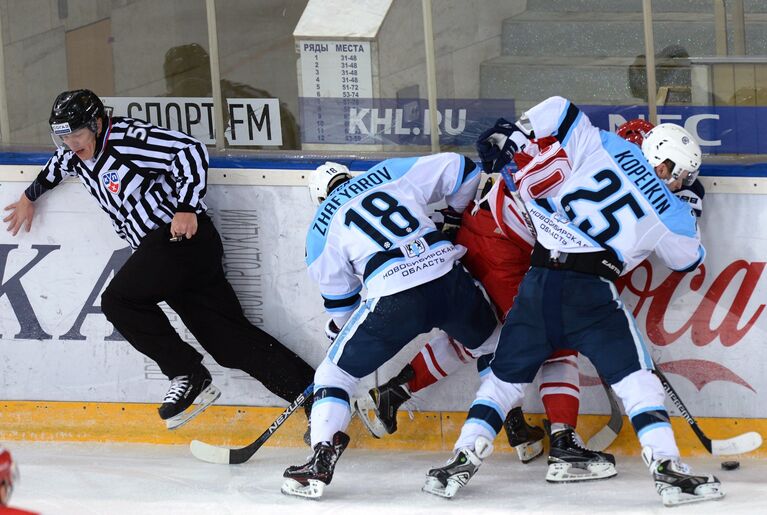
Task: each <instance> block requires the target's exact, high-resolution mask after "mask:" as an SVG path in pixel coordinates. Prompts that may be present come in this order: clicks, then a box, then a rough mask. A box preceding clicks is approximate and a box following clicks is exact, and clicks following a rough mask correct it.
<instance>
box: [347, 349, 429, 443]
mask: <svg viewBox="0 0 767 515" xmlns="http://www.w3.org/2000/svg"><path fill="white" fill-rule="evenodd" d="M414 375H415V371H414V370H413V367H412V366H410V364H409V363H408V364H407V365H405V368H403V369H402V370H401V371H400V373H399V374H397V375H396V376H394V377H393V378H391V379H390V380H389V381H388V382H386V383H385V384H383V385H382V386H380V387H378V388H371V389H370V391H369V392H368V395H367V396H365V397H361V398H359V399H356V400H355V401H354V408H355V410H356V411H357V413H358V414H359V417H360V420H361V421H362V423H363V424H364V425H365V427H366V428H367V429H368V431H370V434H372V435H373V436H374V437H376V438H381V437H383V436H384V435H386V434H387V433H388V434H393V433H395V432H396V431H397V410H398V409H399V407H400V406H402V404H403V403H404V402H405V401H407V400H408V399H410V392H409V391H408V389H407V382H408V381H410V380H411V379H412V378H413V376H414Z"/></svg>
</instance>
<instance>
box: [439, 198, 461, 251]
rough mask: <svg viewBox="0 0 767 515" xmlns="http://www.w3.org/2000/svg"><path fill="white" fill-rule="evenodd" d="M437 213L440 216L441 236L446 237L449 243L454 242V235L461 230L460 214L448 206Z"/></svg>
mask: <svg viewBox="0 0 767 515" xmlns="http://www.w3.org/2000/svg"><path fill="white" fill-rule="evenodd" d="M438 211H439V213H440V214H441V215H442V227H441V228H440V230H441V231H442V234H444V235H445V236H447V237H448V239H449V240H450V241H451V242H455V235H456V234H457V233H458V229H460V228H461V213H459V212H458V211H456V210H455V209H453V208H452V207H450V206H448V207H446V208H444V209H440V210H438Z"/></svg>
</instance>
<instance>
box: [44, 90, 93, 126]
mask: <svg viewBox="0 0 767 515" xmlns="http://www.w3.org/2000/svg"><path fill="white" fill-rule="evenodd" d="M103 116H104V104H103V103H102V102H101V99H100V98H99V97H98V96H96V94H95V93H94V92H93V91H91V90H88V89H76V90H74V91H65V92H63V93H61V94H60V95H59V96H57V97H56V100H54V102H53V108H52V109H51V117H50V118H49V119H48V123H49V124H50V125H51V132H52V133H53V135H54V136H63V135H66V134H69V133H72V132H74V131H76V130H78V129H82V128H83V127H87V128H89V129H90V130H92V131H93V132H94V133H96V132H97V131H98V126H97V125H96V120H98V119H99V118H102V117H103Z"/></svg>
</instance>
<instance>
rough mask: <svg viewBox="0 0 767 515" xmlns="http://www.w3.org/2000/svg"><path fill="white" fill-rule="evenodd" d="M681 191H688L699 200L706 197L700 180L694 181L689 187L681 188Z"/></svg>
mask: <svg viewBox="0 0 767 515" xmlns="http://www.w3.org/2000/svg"><path fill="white" fill-rule="evenodd" d="M682 190H689V191H690V192H692V193H694V194H695V195H697V196H698V198H699V199H701V200H702V199H703V197H704V196H705V195H706V188H705V187H704V186H703V183H702V182H700V179H695V181H694V182H693V183H692V184H691V185H689V186H684V187H682Z"/></svg>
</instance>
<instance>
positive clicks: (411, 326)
mask: <svg viewBox="0 0 767 515" xmlns="http://www.w3.org/2000/svg"><path fill="white" fill-rule="evenodd" d="M338 172H339V171H338V170H337V169H334V167H333V165H328V166H325V167H320V169H318V170H317V171H316V172H315V174H317V175H315V177H313V178H312V184H315V183H316V184H324V186H325V187H318V188H312V189H313V190H314V191H315V195H314V196H315V199H316V200H320V201H321V202H322V203H321V204H320V206H319V208H318V210H317V214H316V216H315V217H314V220H313V221H312V223H311V226H310V227H309V233H308V235H307V238H306V253H307V255H306V263H307V266H308V271H309V275H310V276H311V277H312V278H313V279H314V280H315V281H316V282H317V283H318V284H319V288H320V292H321V294H322V297H323V299H324V303H325V308H326V310H327V311H328V313H329V314H330V317H331V318H330V319H329V320H328V323H327V325H326V333H328V335H329V336H330V337H331V338H334V341H333V344H332V345H331V346H330V348H329V349H328V354H327V356H326V357H325V359H324V360H323V362H322V363H321V364H320V366H319V368H318V369H317V371H316V373H315V377H314V385H315V389H314V399H315V401H314V405H313V407H312V414H311V442H312V447H313V449H314V455H313V456H312V457H311V459H310V460H309V462H308V463H306V464H303V465H298V466H294V467H289V468H288V469H287V470H286V471H285V473H284V477H285V478H286V480H285V482H284V483H283V486H282V491H283V493H285V494H288V495H296V496H301V497H310V498H318V497H320V496H322V493H323V491H324V488H325V486H326V485H328V484H329V483H330V481H331V480H332V478H333V471H334V468H335V464H336V461H337V460H338V458H339V456H340V455H341V453H342V452H343V451H344V449H345V448H346V446H347V445H348V443H349V436H348V435H347V434H345V433H344V430H345V429H346V427H347V426H348V425H349V421H350V419H351V410H350V404H349V399H350V397H351V396H352V395H353V394H354V392H355V390H356V387H357V384H358V383H359V381H360V379H361V378H363V377H365V376H367V375H368V374H371V373H372V372H374V371H375V370H376V369H377V368H378V367H380V366H381V365H382V364H384V363H385V362H386V361H388V360H389V359H390V358H392V357H393V356H394V355H395V354H396V353H397V352H399V351H400V350H401V349H402V348H403V347H404V346H405V345H406V344H407V343H408V342H410V341H411V340H412V339H413V338H415V337H416V336H418V335H419V334H422V333H426V332H428V331H430V330H432V328H434V327H439V328H441V329H443V330H445V331H447V332H448V333H449V334H451V335H454V336H455V337H456V338H457V339H459V340H460V341H461V343H462V344H463V346H464V347H465V348H466V349H468V351H469V352H472V353H476V355H477V356H479V355H483V354H487V353H489V352H491V351H492V350H493V349H494V348H495V346H496V344H497V342H498V335H499V333H500V325H499V324H498V320H497V318H496V316H495V313H494V312H493V308H492V306H491V305H490V302H489V301H488V300H487V299H486V297H485V296H484V293H483V292H482V290H481V289H480V287H479V286H477V284H476V283H475V282H474V280H473V278H472V277H471V276H470V275H469V273H468V272H466V270H465V269H464V268H463V266H461V265H460V263H459V262H458V260H459V259H460V258H461V256H462V255H463V254H464V253H465V249H464V248H463V247H461V246H460V245H454V244H453V243H451V242H450V240H449V239H448V238H447V236H445V235H444V234H443V233H442V232H440V231H439V230H437V229H436V227H435V224H434V222H433V221H432V220H431V219H430V218H429V208H428V206H429V204H433V203H436V202H439V201H442V200H445V201H446V202H447V204H448V206H449V207H450V208H452V210H453V211H455V212H456V213H461V212H462V211H463V210H464V209H465V208H466V206H467V205H468V203H469V201H471V200H472V199H473V198H474V196H475V195H476V192H477V187H478V185H479V177H480V169H479V168H478V167H477V166H476V165H475V164H474V162H473V161H472V160H471V159H468V158H466V157H463V156H461V155H458V154H453V153H443V154H436V155H433V156H425V157H413V158H398V159H388V160H386V161H383V162H381V163H379V164H378V165H376V166H374V167H373V168H371V169H370V170H368V171H367V172H366V173H364V174H362V175H360V176H358V177H355V178H353V179H348V180H347V181H346V182H343V184H341V185H339V186H337V187H336V188H335V189H334V190H332V192H331V193H330V194H328V196H327V198H316V197H323V196H324V195H325V194H326V193H325V192H327V191H329V189H327V187H326V186H327V184H328V181H330V180H333V179H338V178H339V176H340V179H341V180H344V179H346V178H347V177H344V176H346V175H347V174H345V173H340V174H339V173H338ZM315 181H316V182H315ZM363 285H364V286H365V288H366V290H367V296H366V299H365V300H364V301H362V299H361V296H360V292H361V290H362V287H363Z"/></svg>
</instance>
